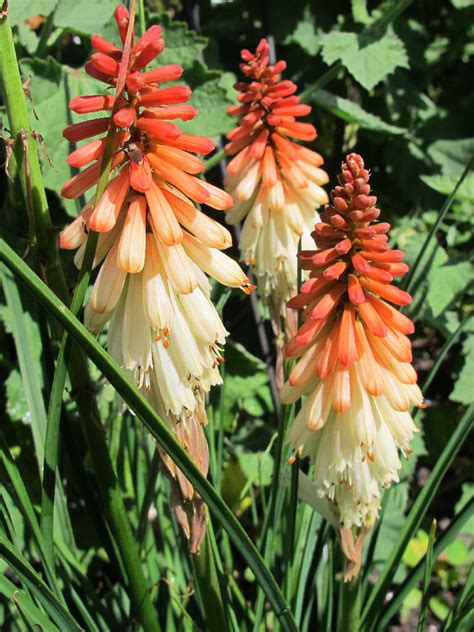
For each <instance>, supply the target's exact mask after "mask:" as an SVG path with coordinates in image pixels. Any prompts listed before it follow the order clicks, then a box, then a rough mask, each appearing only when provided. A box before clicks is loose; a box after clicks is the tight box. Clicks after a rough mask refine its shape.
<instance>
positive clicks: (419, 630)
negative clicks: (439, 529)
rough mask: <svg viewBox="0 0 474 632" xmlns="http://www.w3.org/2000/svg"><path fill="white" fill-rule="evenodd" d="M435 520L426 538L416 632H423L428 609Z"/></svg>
mask: <svg viewBox="0 0 474 632" xmlns="http://www.w3.org/2000/svg"><path fill="white" fill-rule="evenodd" d="M436 526H437V522H436V520H433V522H432V523H431V528H430V534H429V537H428V550H427V552H426V555H425V568H424V573H423V591H422V598H421V606H420V614H419V617H418V625H417V627H416V632H423V630H424V629H425V621H426V610H427V609H428V601H429V598H430V583H431V571H432V569H433V545H434V539H435V534H436Z"/></svg>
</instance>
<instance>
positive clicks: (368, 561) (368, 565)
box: [361, 487, 393, 602]
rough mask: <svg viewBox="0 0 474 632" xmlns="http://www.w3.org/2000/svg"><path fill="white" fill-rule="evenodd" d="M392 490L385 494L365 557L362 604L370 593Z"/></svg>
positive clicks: (386, 491)
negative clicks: (378, 546)
mask: <svg viewBox="0 0 474 632" xmlns="http://www.w3.org/2000/svg"><path fill="white" fill-rule="evenodd" d="M392 489H393V487H389V488H387V489H386V490H385V493H384V495H383V499H382V505H381V507H380V514H379V517H378V520H377V523H376V525H375V527H374V530H373V532H372V536H371V538H370V541H369V546H368V547H367V554H366V556H365V560H364V570H363V574H362V586H361V590H362V602H364V601H365V598H366V596H367V593H368V591H369V589H370V583H369V578H370V572H371V570H372V562H373V560H374V554H375V548H376V546H377V541H378V538H379V534H380V529H381V526H382V521H383V517H384V514H385V510H386V508H387V505H388V501H389V498H390V493H391V490H392Z"/></svg>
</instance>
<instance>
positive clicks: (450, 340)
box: [419, 316, 472, 410]
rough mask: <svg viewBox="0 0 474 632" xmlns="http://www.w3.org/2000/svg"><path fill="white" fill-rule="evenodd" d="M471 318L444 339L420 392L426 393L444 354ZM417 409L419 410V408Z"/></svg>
mask: <svg viewBox="0 0 474 632" xmlns="http://www.w3.org/2000/svg"><path fill="white" fill-rule="evenodd" d="M471 320H472V316H471V317H468V318H466V319H464V320H463V322H462V323H461V324H460V325H459V327H458V328H457V329H456V330H455V331H453V333H452V334H451V335H450V336H449V338H448V339H447V340H446V342H445V343H444V345H443V346H442V347H441V350H440V352H439V353H438V355H437V357H436V360H435V362H434V364H433V366H432V367H431V371H430V372H429V373H428V375H427V376H426V379H425V381H424V382H423V384H422V385H421V387H420V388H421V391H422V393H426V391H427V390H428V388H429V387H430V385H431V382H432V381H433V380H434V378H435V377H436V375H437V373H438V370H439V368H440V366H441V364H442V363H443V360H444V358H445V357H446V354H447V353H448V351H449V350H450V349H451V347H452V346H453V344H454V343H455V342H456V340H457V339H458V338H459V336H460V334H461V332H462V331H463V329H464V327H465V326H466V325H467V324H468V323H469V322H471ZM419 410H421V409H419Z"/></svg>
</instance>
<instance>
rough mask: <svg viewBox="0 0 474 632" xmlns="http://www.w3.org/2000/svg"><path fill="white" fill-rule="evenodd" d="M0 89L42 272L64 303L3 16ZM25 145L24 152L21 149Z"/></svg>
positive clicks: (62, 280)
mask: <svg viewBox="0 0 474 632" xmlns="http://www.w3.org/2000/svg"><path fill="white" fill-rule="evenodd" d="M0 88H1V92H2V96H3V101H4V103H5V106H6V109H7V115H8V121H9V124H10V130H11V134H12V137H13V140H14V141H15V147H14V155H15V161H16V164H17V169H18V176H19V178H20V183H21V188H22V190H23V197H24V198H25V200H28V198H29V196H30V192H31V201H32V206H33V208H32V212H33V218H32V221H33V226H34V234H35V238H36V241H37V245H38V255H39V258H40V262H41V266H42V268H43V270H44V275H45V277H46V278H47V279H48V282H49V284H50V285H51V287H54V288H55V292H56V293H57V294H58V296H59V297H60V298H61V300H63V301H64V302H66V303H67V302H68V301H69V297H68V291H67V285H66V280H65V278H64V274H63V271H62V268H61V264H60V262H59V258H58V251H57V247H56V238H55V231H54V229H53V225H52V222H51V217H50V214H49V208H48V202H47V199H46V193H45V190H44V186H43V178H42V175H41V167H40V163H39V159H38V153H37V143H36V140H35V138H34V137H33V136H32V134H31V127H30V122H29V118H28V110H27V107H26V101H25V93H24V91H23V86H22V81H21V77H20V70H19V68H18V62H17V58H16V53H15V46H14V43H13V35H12V30H11V27H10V24H9V22H8V19H7V18H6V17H4V18H2V19H0ZM23 143H25V147H26V144H27V151H26V153H25V152H24V149H23Z"/></svg>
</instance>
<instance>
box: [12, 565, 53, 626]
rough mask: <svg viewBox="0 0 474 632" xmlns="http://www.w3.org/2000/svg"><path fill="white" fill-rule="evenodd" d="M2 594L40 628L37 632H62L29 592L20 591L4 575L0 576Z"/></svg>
mask: <svg viewBox="0 0 474 632" xmlns="http://www.w3.org/2000/svg"><path fill="white" fill-rule="evenodd" d="M0 593H1V594H2V595H3V596H4V597H5V598H6V599H8V600H9V601H11V602H13V603H12V605H13V604H15V606H17V607H18V606H19V607H20V608H21V609H22V610H23V613H24V614H26V615H27V616H28V619H29V621H30V623H32V624H33V625H35V626H39V627H38V628H37V632H41V631H44V632H60V628H58V627H57V626H56V625H54V623H52V622H51V620H50V618H49V617H48V615H46V614H45V613H44V612H43V611H42V610H40V609H39V608H38V607H37V606H36V605H35V604H34V602H33V600H32V599H31V598H30V597H29V596H28V594H27V592H26V591H25V590H23V589H18V586H16V585H15V584H13V583H12V582H11V581H10V580H9V579H7V578H6V577H5V576H4V575H3V574H0Z"/></svg>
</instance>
